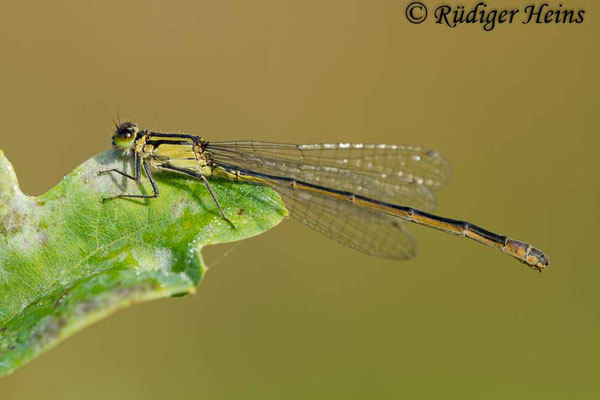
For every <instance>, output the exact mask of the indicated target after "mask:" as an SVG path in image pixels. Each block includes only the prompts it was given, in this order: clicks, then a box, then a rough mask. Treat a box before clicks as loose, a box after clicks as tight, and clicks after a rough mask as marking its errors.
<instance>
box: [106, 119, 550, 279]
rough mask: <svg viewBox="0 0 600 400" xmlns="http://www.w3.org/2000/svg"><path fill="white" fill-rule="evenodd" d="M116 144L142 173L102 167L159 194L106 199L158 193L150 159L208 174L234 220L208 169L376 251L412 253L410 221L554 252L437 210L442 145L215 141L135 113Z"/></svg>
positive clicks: (515, 250)
mask: <svg viewBox="0 0 600 400" xmlns="http://www.w3.org/2000/svg"><path fill="white" fill-rule="evenodd" d="M113 146H114V147H115V148H119V149H123V150H125V151H127V152H129V153H131V154H132V155H133V159H134V163H135V174H134V175H129V174H127V173H125V172H123V171H120V170H117V169H111V170H108V171H101V172H100V173H101V174H104V173H108V172H116V173H119V174H121V175H123V176H125V177H127V178H130V179H134V180H139V179H140V178H141V170H142V169H143V170H144V173H145V174H146V176H147V177H148V180H149V181H150V184H151V185H152V189H153V194H151V195H143V194H126V193H125V194H119V195H117V196H113V197H109V198H106V199H105V200H109V199H114V198H119V197H132V198H153V197H158V196H159V188H158V186H157V184H156V182H155V181H154V178H153V176H152V173H151V170H150V168H149V167H153V168H155V169H158V170H166V171H172V172H176V173H179V174H183V175H186V176H189V177H193V178H197V179H200V180H202V181H203V182H204V184H205V185H206V188H207V190H208V191H209V193H210V194H211V196H212V198H213V200H214V202H215V205H216V208H217V210H218V211H219V213H220V215H221V218H223V219H224V220H226V221H227V222H229V224H231V225H232V227H233V228H235V227H234V226H233V224H232V223H231V222H230V221H229V219H228V218H227V216H226V215H225V213H224V212H223V209H222V208H221V206H220V204H219V200H218V198H217V197H216V196H215V194H214V192H213V191H212V189H211V186H210V182H209V179H208V178H212V177H215V176H216V177H221V178H226V179H236V180H240V181H246V182H254V183H259V184H262V185H267V186H269V187H271V188H273V189H274V190H275V191H276V192H277V193H278V194H279V195H280V196H281V197H282V198H283V200H284V203H285V204H286V208H287V209H288V211H289V213H290V215H291V216H292V217H294V218H296V219H298V220H299V221H300V222H302V223H303V224H305V225H307V226H309V227H311V228H313V229H315V230H317V231H318V232H320V233H322V234H324V235H326V236H328V237H330V238H332V239H334V240H336V241H338V242H340V243H342V244H345V245H347V246H349V247H352V248H355V249H357V250H359V251H362V252H364V253H367V254H369V255H373V256H379V257H387V258H396V259H409V258H412V257H414V256H415V254H416V244H415V242H414V240H413V238H412V235H411V234H410V233H409V232H408V230H407V229H406V226H405V225H406V224H405V222H412V223H415V224H418V225H422V226H427V227H429V228H434V229H437V230H441V231H444V232H446V233H451V234H454V235H458V236H464V237H468V238H470V239H473V240H475V241H477V242H479V243H482V244H485V245H488V246H491V247H494V248H496V249H498V250H500V251H502V252H504V253H507V254H509V255H511V256H513V257H515V258H516V259H518V260H520V261H522V262H524V263H525V264H527V265H529V266H531V267H532V268H535V269H537V270H539V271H542V270H543V269H544V268H546V267H547V266H548V265H549V261H548V257H547V256H546V255H545V254H544V253H543V252H541V251H540V250H538V249H536V248H535V247H533V246H531V245H530V244H528V243H525V242H521V241H518V240H514V239H511V238H508V237H506V236H504V235H499V234H496V233H493V232H491V231H488V230H486V229H483V228H480V227H479V226H477V225H474V224H471V223H469V222H466V221H461V220H455V219H450V218H445V217H440V216H437V215H434V214H431V213H430V212H429V211H431V210H432V209H433V208H434V205H435V196H434V191H436V190H438V189H439V188H441V187H442V186H443V185H444V184H445V183H446V182H447V181H448V179H449V175H450V173H449V166H448V163H447V162H446V161H445V160H444V158H443V157H442V156H441V155H440V154H439V153H437V152H435V151H432V150H429V149H425V148H422V147H418V146H400V145H388V144H364V143H333V144H300V145H295V144H286V143H268V142H256V141H232V142H212V141H210V142H209V141H205V140H203V139H202V138H201V137H199V136H194V135H189V134H177V133H161V132H151V131H146V130H143V131H140V130H139V128H138V126H137V125H135V124H133V123H131V122H125V123H122V124H120V125H118V126H117V130H116V132H115V134H114V136H113ZM265 201H269V199H268V198H265ZM277 203H278V202H277ZM278 204H279V203H278Z"/></svg>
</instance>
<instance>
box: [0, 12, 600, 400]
mask: <svg viewBox="0 0 600 400" xmlns="http://www.w3.org/2000/svg"><path fill="white" fill-rule="evenodd" d="M424 2H425V3H426V4H427V5H428V6H430V8H432V7H433V6H435V5H439V4H440V3H439V2H433V1H424ZM407 3H408V2H407V1H388V0H385V1H374V2H368V1H349V0H345V1H323V2H313V1H292V0H278V1H275V0H271V1H269V0H258V1H240V0H231V1H220V2H216V1H214V2H207V1H199V0H198V1H190V0H186V1H145V2H142V1H138V2H125V3H124V2H121V1H102V2H82V1H51V2H39V3H36V4H35V5H34V4H32V3H21V4H19V5H18V4H17V2H13V3H11V5H4V6H3V7H2V15H1V16H0V20H1V23H0V49H1V50H2V66H1V69H2V75H1V76H0V82H1V87H2V92H1V95H0V108H1V110H2V114H3V117H2V133H0V137H1V140H0V148H2V149H3V150H4V151H5V153H6V155H7V156H8V157H9V159H10V160H11V161H12V162H13V163H14V166H15V168H16V171H17V173H18V176H19V178H20V182H21V185H22V187H23V188H24V190H25V191H26V192H28V193H31V194H41V193H43V192H44V191H46V190H48V189H49V188H51V187H52V186H53V185H55V184H56V183H57V182H58V181H59V180H60V179H61V177H62V176H63V175H64V174H66V173H67V172H69V171H70V170H71V169H73V168H74V167H75V166H77V165H78V164H79V163H81V162H82V161H84V160H86V159H87V158H89V157H91V156H92V155H94V154H96V153H98V152H101V151H103V150H104V149H106V148H108V147H109V146H110V135H111V134H112V131H113V125H112V121H111V119H113V118H116V115H117V112H118V113H119V114H120V115H121V118H124V119H135V120H136V121H137V122H139V123H140V125H142V126H143V127H147V128H152V129H157V130H166V131H169V130H177V131H188V132H193V133H197V134H202V135H204V136H205V137H207V138H214V139H220V140H226V139H259V140H272V141H288V142H319V141H366V142H391V143H408V144H419V145H423V146H428V147H431V148H434V149H436V150H439V151H440V152H442V153H443V154H444V155H445V156H446V157H447V158H448V159H449V160H450V162H451V163H452V167H453V176H454V177H453V182H452V183H451V185H449V186H448V187H447V188H446V189H445V190H443V191H442V192H441V193H440V195H439V207H438V212H439V213H440V214H442V215H446V216H449V217H454V218H461V219H468V220H470V221H472V222H474V223H477V224H480V225H482V226H483V227H485V228H489V229H494V230H496V231H498V232H500V233H503V234H506V235H509V236H512V237H515V238H517V239H521V240H525V241H530V242H532V243H533V244H534V245H535V246H537V247H539V248H540V249H542V250H544V251H546V252H547V253H548V254H549V256H550V260H551V263H552V265H551V267H550V269H549V270H548V272H547V273H544V274H542V275H540V274H538V273H535V272H534V271H531V270H529V269H528V268H527V267H525V266H523V265H520V264H519V263H517V262H515V261H513V260H512V259H511V258H510V257H508V256H506V255H502V254H500V253H499V252H495V251H493V250H491V249H488V248H485V247H484V246H480V245H477V244H475V243H473V242H471V241H468V240H464V239H458V238H454V237H451V236H449V235H444V234H441V233H438V232H435V231H430V230H427V229H424V228H420V227H412V228H413V229H412V231H413V232H414V234H415V236H416V237H417V239H418V241H419V244H420V255H419V257H417V259H415V260H413V261H410V262H403V263H402V262H392V261H385V260H379V259H375V258H369V257H367V256H364V255H362V254H359V253H356V252H354V251H352V250H349V249H347V248H344V247H342V246H340V245H338V244H336V243H334V242H332V241H330V240H326V239H323V237H321V236H319V235H318V234H317V233H314V232H312V231H311V230H309V229H307V228H304V227H302V226H301V225H300V224H298V223H296V222H294V221H286V222H284V223H282V224H281V225H280V226H279V227H277V228H275V229H274V230H272V231H270V232H267V233H266V234H264V235H262V236H260V237H257V238H254V239H250V240H246V241H243V242H242V243H241V244H240V245H239V246H237V247H236V248H235V249H234V250H233V251H231V252H230V253H229V255H228V256H227V257H225V258H224V259H223V260H222V261H221V262H219V263H218V264H217V265H216V266H214V268H212V269H211V270H210V271H209V273H208V274H207V276H206V278H205V280H204V281H203V282H202V283H201V285H200V287H199V290H198V293H197V294H196V295H195V296H191V297H187V298H181V299H166V300H161V301H156V302H151V303H147V304H142V305H137V306H134V307H131V308H129V309H126V310H124V311H121V312H119V313H117V314H116V315H114V316H112V317H110V318H108V319H106V320H104V321H102V322H100V323H98V324H96V325H94V326H92V327H90V328H88V329H86V330H85V331H83V332H82V333H79V334H77V335H76V336H75V337H73V338H71V339H69V340H67V341H66V342H64V343H63V344H61V345H59V346H58V347H57V348H55V349H53V350H51V351H50V352H48V353H46V354H45V355H43V356H42V357H40V358H39V359H37V360H34V361H33V362H32V363H31V364H29V365H27V366H25V367H24V368H23V369H21V370H19V371H17V372H16V373H14V374H13V375H11V376H9V377H7V378H4V379H2V380H0V397H1V398H2V399H39V398H45V399H109V398H123V399H154V398H168V399H184V398H186V399H187V398H205V399H307V398H311V399H397V398H410V399H429V398H435V399H441V398H444V399H450V398H452V399H454V398H456V399H465V398H469V399H507V398H510V399H565V398H573V399H575V398H576V399H587V398H589V399H592V398H598V397H599V396H600V380H599V379H598V376H599V373H600V364H599V363H598V359H599V356H600V351H599V348H598V338H599V337H600V316H599V305H600V295H599V292H598V284H599V278H600V269H599V267H598V257H597V254H598V252H597V246H598V245H597V239H598V234H597V228H596V226H597V224H598V223H599V222H600V218H599V213H598V208H597V203H598V198H599V194H600V190H599V185H598V177H597V171H598V157H599V155H600V151H599V150H598V145H599V144H600V140H599V139H598V135H599V130H598V123H597V119H598V109H599V106H600V85H599V80H598V70H599V67H600V65H599V57H598V49H599V43H598V39H599V37H600V35H599V34H598V33H599V29H598V23H597V19H598V16H600V9H598V7H597V4H596V3H594V2H592V1H591V0H588V1H585V0H579V1H575V0H572V1H568V2H565V3H566V4H565V5H564V7H573V8H585V9H586V20H585V22H584V23H583V24H580V25H575V24H573V25H555V24H551V25H522V24H513V25H508V26H506V25H505V26H499V27H497V28H496V29H495V30H494V31H492V32H484V31H483V30H482V29H481V27H480V26H479V25H475V26H460V27H458V28H455V29H450V28H446V27H443V26H439V25H435V24H433V23H432V21H430V20H428V21H426V22H425V23H423V24H421V25H412V24H410V23H408V22H407V21H406V19H405V15H404V9H405V7H406V4H407ZM468 4H471V3H468ZM506 4H510V5H511V6H515V7H519V6H525V5H526V2H525V1H522V2H501V1H497V2H496V3H495V4H492V6H496V7H499V6H502V5H506ZM553 4H554V3H553ZM490 7H491V6H490ZM209 253H210V254H209V256H211V257H213V256H214V258H218V256H219V255H220V253H223V250H222V249H221V250H219V249H218V248H215V249H211V251H210V252H209Z"/></svg>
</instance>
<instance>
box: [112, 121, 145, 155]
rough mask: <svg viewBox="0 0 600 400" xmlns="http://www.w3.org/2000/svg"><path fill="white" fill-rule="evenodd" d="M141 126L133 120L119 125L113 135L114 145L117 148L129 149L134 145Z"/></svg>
mask: <svg viewBox="0 0 600 400" xmlns="http://www.w3.org/2000/svg"><path fill="white" fill-rule="evenodd" d="M139 131H140V128H138V126H137V125H136V124H135V123H133V122H123V123H122V124H120V125H118V126H117V130H116V132H115V134H114V135H113V137H112V145H113V147H114V148H115V149H129V148H131V146H133V143H134V142H135V139H136V137H137V134H138V133H139Z"/></svg>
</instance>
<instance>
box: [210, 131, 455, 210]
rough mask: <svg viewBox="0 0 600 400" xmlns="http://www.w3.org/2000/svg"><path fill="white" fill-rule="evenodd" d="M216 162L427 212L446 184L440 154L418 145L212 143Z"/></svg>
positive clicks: (446, 171) (445, 169)
mask: <svg viewBox="0 0 600 400" xmlns="http://www.w3.org/2000/svg"><path fill="white" fill-rule="evenodd" d="M207 151H209V152H211V153H212V154H213V157H214V159H215V160H217V161H221V162H224V163H227V164H231V165H236V166H239V167H242V168H246V169H250V170H253V171H256V172H261V173H266V174H272V175H279V176H285V177H289V178H293V179H297V180H301V181H304V182H308V183H313V184H318V185H322V186H326V187H328V188H332V189H336V190H343V191H349V192H353V193H356V194H360V195H363V196H366V197H370V198H372V199H375V200H380V201H385V202H390V203H395V204H402V205H406V206H410V207H415V208H419V209H422V210H426V211H430V210H432V209H433V208H434V207H435V196H434V194H433V190H435V189H438V188H440V187H441V186H443V185H444V184H445V183H446V182H447V181H448V179H449V176H450V169H449V166H448V163H447V162H446V160H444V158H443V157H441V156H440V155H439V154H438V153H436V152H434V151H432V150H428V149H424V148H422V147H416V146H399V145H384V144H361V143H352V144H351V143H337V144H304V145H294V144H283V143H267V142H251V141H248V142H210V143H209V144H208V146H207Z"/></svg>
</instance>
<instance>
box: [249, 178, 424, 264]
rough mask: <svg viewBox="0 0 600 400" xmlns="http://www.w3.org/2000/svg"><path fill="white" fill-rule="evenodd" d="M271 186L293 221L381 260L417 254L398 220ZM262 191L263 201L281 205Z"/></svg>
mask: <svg viewBox="0 0 600 400" xmlns="http://www.w3.org/2000/svg"><path fill="white" fill-rule="evenodd" d="M259 186H260V185H259ZM270 186H271V187H272V188H273V189H275V190H276V191H277V192H278V193H279V194H280V195H281V197H282V199H283V201H284V203H285V205H286V208H287V209H288V211H289V212H290V215H291V216H292V217H293V218H295V219H296V220H298V221H300V222H301V223H302V224H304V225H306V226H308V227H310V228H312V229H314V230H316V231H317V232H319V233H321V234H323V235H325V236H327V237H329V238H331V239H333V240H335V241H337V242H339V243H341V244H343V245H346V246H348V247H351V248H353V249H356V250H358V251H361V252H363V253H366V254H369V255H372V256H377V257H385V258H395V259H410V258H413V257H414V256H415V255H416V250H417V246H416V243H415V241H414V239H413V237H412V236H411V235H410V233H409V232H408V231H407V230H406V227H405V223H404V221H402V220H401V219H399V218H397V217H394V216H391V215H387V214H384V213H380V212H377V211H374V210H370V209H367V208H363V207H359V206H357V205H355V204H353V203H347V202H344V201H341V200H338V199H336V198H332V197H327V196H325V195H322V194H319V193H312V192H307V191H303V190H299V189H292V188H291V187H290V186H289V185H286V184H285V183H277V182H272V183H271V185H270ZM259 192H260V193H261V199H260V200H263V201H273V202H274V203H275V204H279V203H277V201H276V199H273V197H272V196H273V192H270V191H260V190H259Z"/></svg>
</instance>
